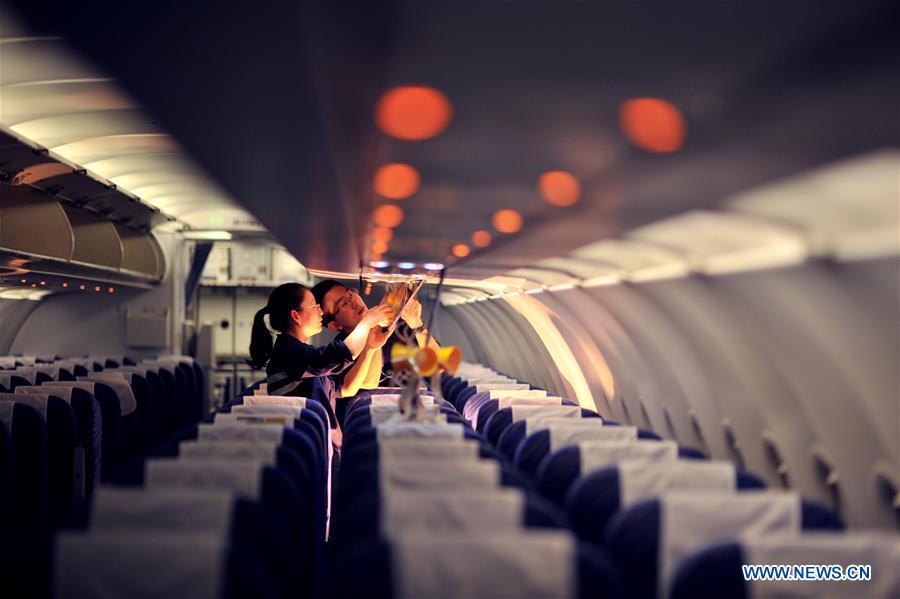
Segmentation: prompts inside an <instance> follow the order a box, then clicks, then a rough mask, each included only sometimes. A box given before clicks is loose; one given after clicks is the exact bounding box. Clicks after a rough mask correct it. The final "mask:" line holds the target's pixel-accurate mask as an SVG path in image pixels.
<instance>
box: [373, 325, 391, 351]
mask: <svg viewBox="0 0 900 599" xmlns="http://www.w3.org/2000/svg"><path fill="white" fill-rule="evenodd" d="M393 332H394V329H393V328H390V329H386V328H383V327H373V328H371V329H370V330H369V336H368V337H367V338H366V349H378V348H380V347H384V344H385V343H386V342H387V340H388V338H389V337H390V336H391V334H392V333H393Z"/></svg>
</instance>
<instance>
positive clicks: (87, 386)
mask: <svg viewBox="0 0 900 599" xmlns="http://www.w3.org/2000/svg"><path fill="white" fill-rule="evenodd" d="M41 386H42V387H74V388H75V389H84V390H85V391H87V392H88V393H90V394H91V395H93V394H94V387H95V383H94V382H92V381H47V382H45V383H43V384H42V385H41Z"/></svg>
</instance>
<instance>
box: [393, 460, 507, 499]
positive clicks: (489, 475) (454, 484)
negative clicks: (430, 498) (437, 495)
mask: <svg viewBox="0 0 900 599" xmlns="http://www.w3.org/2000/svg"><path fill="white" fill-rule="evenodd" d="M378 475H379V481H380V485H379V486H380V489H381V491H382V493H384V492H386V491H390V490H393V489H397V488H399V489H408V490H426V489H471V488H482V489H494V488H497V487H499V486H500V465H499V464H498V463H497V462H495V461H494V460H475V461H468V462H435V461H434V460H416V459H414V458H413V459H397V458H391V459H387V460H383V459H382V460H379V461H378Z"/></svg>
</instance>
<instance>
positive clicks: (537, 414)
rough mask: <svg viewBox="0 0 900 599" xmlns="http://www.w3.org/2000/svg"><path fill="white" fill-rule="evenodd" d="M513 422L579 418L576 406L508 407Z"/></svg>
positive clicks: (579, 410) (579, 412) (578, 409)
mask: <svg viewBox="0 0 900 599" xmlns="http://www.w3.org/2000/svg"><path fill="white" fill-rule="evenodd" d="M510 411H511V413H512V420H513V422H519V421H521V420H538V419H540V418H581V408H579V407H578V406H528V405H512V406H510Z"/></svg>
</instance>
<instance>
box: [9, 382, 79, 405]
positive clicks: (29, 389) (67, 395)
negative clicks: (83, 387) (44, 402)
mask: <svg viewBox="0 0 900 599" xmlns="http://www.w3.org/2000/svg"><path fill="white" fill-rule="evenodd" d="M72 389H75V387H53V388H52V389H51V388H50V387H49V386H48V385H41V386H40V387H35V386H21V387H16V393H37V394H38V395H52V396H53V397H58V398H60V399H63V400H65V401H67V402H69V403H71V402H72Z"/></svg>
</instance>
